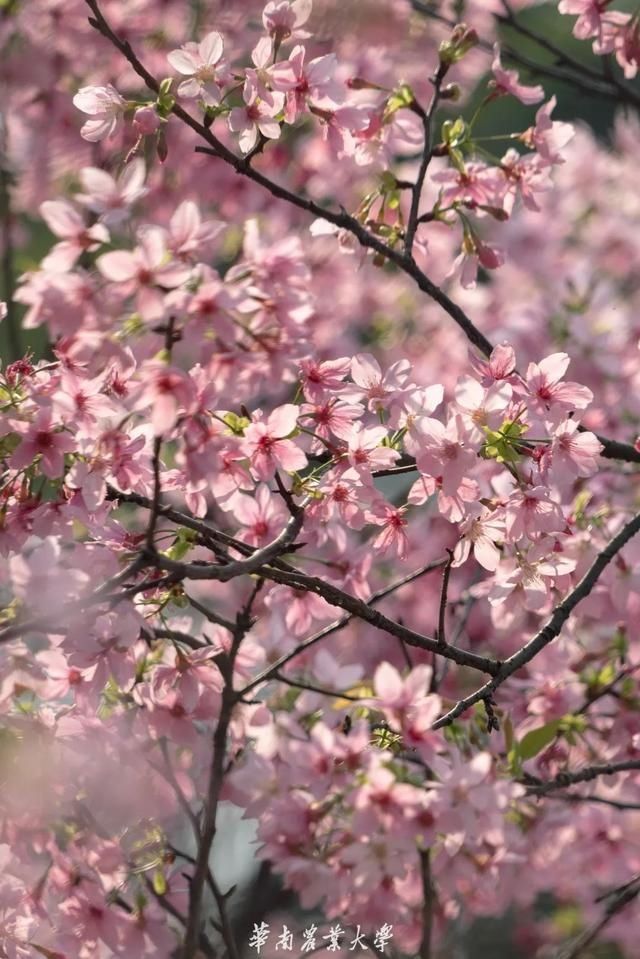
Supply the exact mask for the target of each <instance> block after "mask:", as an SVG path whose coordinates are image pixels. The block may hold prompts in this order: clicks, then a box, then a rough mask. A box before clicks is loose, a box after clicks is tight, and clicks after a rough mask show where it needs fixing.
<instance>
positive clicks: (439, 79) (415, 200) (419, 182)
mask: <svg viewBox="0 0 640 959" xmlns="http://www.w3.org/2000/svg"><path fill="white" fill-rule="evenodd" d="M448 69H449V67H448V64H446V63H442V62H441V63H440V65H439V67H438V69H437V71H436V73H435V75H434V77H433V81H432V82H433V95H432V97H431V102H430V104H429V107H428V109H427V110H426V111H425V110H423V109H422V107H421V106H420V105H419V104H418V103H414V106H413V109H414V112H415V113H417V114H418V116H419V117H420V119H421V120H422V127H423V130H424V144H423V146H422V157H421V160H420V167H419V169H418V176H417V177H416V182H415V185H414V187H413V189H412V191H411V209H410V211H409V221H408V223H407V232H406V234H405V240H404V252H405V253H406V255H407V256H411V251H412V250H413V241H414V239H415V235H416V231H417V229H418V223H419V213H420V200H421V199H422V191H423V189H424V181H425V179H426V176H427V170H428V169H429V164H430V163H431V160H432V159H433V122H434V119H435V115H436V110H437V109H438V103H439V102H440V94H441V91H442V83H443V81H444V78H445V76H446V73H447V70H448Z"/></svg>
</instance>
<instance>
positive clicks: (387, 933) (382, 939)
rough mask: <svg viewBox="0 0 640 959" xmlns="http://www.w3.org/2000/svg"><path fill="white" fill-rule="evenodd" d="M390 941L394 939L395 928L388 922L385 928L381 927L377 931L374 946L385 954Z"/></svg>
mask: <svg viewBox="0 0 640 959" xmlns="http://www.w3.org/2000/svg"><path fill="white" fill-rule="evenodd" d="M390 939H393V926H390V925H389V923H388V922H385V924H384V926H381V927H380V929H376V935H375V939H374V940H373V944H374V946H375V947H376V949H377V950H378V951H379V952H384V947H385V946H386V944H387V943H388V942H389V940H390Z"/></svg>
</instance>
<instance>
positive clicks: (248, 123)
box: [229, 71, 284, 153]
mask: <svg viewBox="0 0 640 959" xmlns="http://www.w3.org/2000/svg"><path fill="white" fill-rule="evenodd" d="M247 77H248V81H249V82H245V85H244V91H243V97H244V102H245V105H244V106H243V107H234V108H233V110H232V111H231V113H230V114H229V129H230V130H231V132H232V133H237V134H238V142H239V144H240V149H241V150H242V152H243V153H249V152H250V150H253V148H254V147H255V145H256V144H257V142H258V137H259V136H260V135H262V136H263V137H266V138H267V139H268V140H277V139H278V138H279V137H280V133H281V129H280V122H279V121H278V119H277V117H278V114H280V113H282V110H283V108H284V93H278V92H273V93H272V92H269V93H267V95H266V96H265V97H264V98H262V97H258V94H257V89H256V87H257V84H256V82H255V80H256V79H257V78H255V77H252V75H251V71H247Z"/></svg>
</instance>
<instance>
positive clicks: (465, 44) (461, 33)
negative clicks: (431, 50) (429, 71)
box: [438, 23, 479, 67]
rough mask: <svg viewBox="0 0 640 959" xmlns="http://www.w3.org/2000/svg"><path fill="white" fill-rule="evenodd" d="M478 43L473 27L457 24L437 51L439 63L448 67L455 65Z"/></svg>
mask: <svg viewBox="0 0 640 959" xmlns="http://www.w3.org/2000/svg"><path fill="white" fill-rule="evenodd" d="M478 43H479V38H478V34H477V33H476V31H475V30H474V29H473V27H468V26H467V25H466V23H459V24H458V25H457V26H456V27H454V30H453V33H452V34H451V37H450V39H449V40H444V41H443V42H442V43H441V44H440V49H439V51H438V53H439V56H440V63H442V64H444V65H445V66H447V67H450V66H451V65H452V64H453V63H457V62H458V60H462V58H463V57H464V56H465V55H466V54H467V53H468V52H469V50H471V49H472V48H473V47H475V46H477V44H478Z"/></svg>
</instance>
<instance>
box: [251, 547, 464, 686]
mask: <svg viewBox="0 0 640 959" xmlns="http://www.w3.org/2000/svg"><path fill="white" fill-rule="evenodd" d="M445 562H446V560H444V559H439V560H436V561H435V562H433V563H428V564H427V565H426V566H422V567H421V568H420V569H416V570H414V571H413V572H412V573H409V574H408V575H407V576H403V577H402V579H397V580H395V581H394V582H393V583H390V584H389V585H388V586H385V587H384V589H381V590H378V592H377V593H372V595H371V596H370V597H369V599H368V600H367V605H369V606H375V604H376V603H379V602H380V600H381V599H384V598H385V596H390V595H391V593H395V592H396V590H398V589H401V588H402V587H403V586H406V585H407V583H412V582H413V581H414V580H416V579H418V578H419V577H421V576H424V575H425V574H426V573H430V572H432V571H433V570H435V569H439V568H440V567H441V566H442V565H443V564H444V563H445ZM355 618H357V617H356V616H355V614H349V615H348V616H343V617H342V618H341V619H337V620H335V622H333V623H330V624H329V625H328V626H325V627H324V628H323V629H321V630H320V631H319V632H317V633H314V634H313V636H309V637H308V638H307V639H305V640H303V641H302V642H301V643H299V644H298V645H297V646H296V648H295V649H294V650H292V651H291V652H290V653H285V654H284V655H283V656H281V657H280V658H279V659H278V660H276V662H275V663H271V665H270V666H268V667H267V668H266V669H264V670H263V671H262V672H261V673H260V674H259V675H258V676H256V677H255V679H252V680H251V682H250V683H248V684H247V685H246V686H245V687H244V688H243V689H242V690H241V691H240V693H239V694H238V695H241V696H246V695H247V694H248V693H250V692H251V690H252V689H255V688H256V686H259V685H261V683H265V682H268V681H269V680H270V679H273V677H274V676H275V675H276V674H277V673H278V672H280V670H282V668H283V666H286V665H287V663H290V662H291V660H292V659H295V658H296V656H299V655H300V654H301V653H303V652H305V651H306V650H307V649H309V647H310V646H314V645H315V644H316V643H319V642H320V641H321V640H322V639H326V637H327V636H331V635H332V634H333V633H337V632H338V631H339V630H341V629H344V628H345V626H348V625H349V623H351V622H353V620H354V619H355ZM398 639H400V640H401V637H398Z"/></svg>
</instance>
